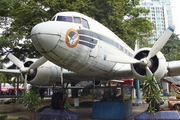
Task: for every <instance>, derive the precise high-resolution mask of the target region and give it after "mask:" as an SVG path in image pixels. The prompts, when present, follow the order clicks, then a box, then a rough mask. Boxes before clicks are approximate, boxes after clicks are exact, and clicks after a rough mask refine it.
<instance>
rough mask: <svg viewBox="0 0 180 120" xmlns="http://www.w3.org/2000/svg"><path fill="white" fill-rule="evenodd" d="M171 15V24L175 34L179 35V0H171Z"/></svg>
mask: <svg viewBox="0 0 180 120" xmlns="http://www.w3.org/2000/svg"><path fill="white" fill-rule="evenodd" d="M171 7H172V15H173V24H174V25H175V27H176V29H175V31H174V33H175V34H179V37H180V0H171Z"/></svg>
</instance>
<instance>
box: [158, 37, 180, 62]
mask: <svg viewBox="0 0 180 120" xmlns="http://www.w3.org/2000/svg"><path fill="white" fill-rule="evenodd" d="M179 46H180V39H179V37H178V35H176V34H172V35H171V37H170V38H169V41H168V42H167V43H166V45H165V46H164V47H163V49H162V50H161V51H162V53H163V54H164V55H165V57H166V59H167V61H171V60H179V59H180V52H179V51H180V47H179Z"/></svg>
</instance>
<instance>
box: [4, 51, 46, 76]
mask: <svg viewBox="0 0 180 120" xmlns="http://www.w3.org/2000/svg"><path fill="white" fill-rule="evenodd" d="M6 57H8V58H9V59H10V60H11V62H13V63H14V64H15V65H16V66H18V67H19V69H20V71H21V72H22V73H28V72H29V71H30V69H35V68H37V67H39V66H41V65H42V64H44V63H45V62H46V61H47V59H46V58H45V57H41V58H40V59H38V60H37V61H36V62H34V63H33V64H31V66H30V67H24V64H23V62H21V61H20V60H19V59H18V58H17V57H16V56H14V55H13V54H11V53H10V52H8V53H7V55H6Z"/></svg>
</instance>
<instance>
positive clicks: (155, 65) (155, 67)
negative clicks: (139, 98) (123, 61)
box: [131, 48, 167, 81]
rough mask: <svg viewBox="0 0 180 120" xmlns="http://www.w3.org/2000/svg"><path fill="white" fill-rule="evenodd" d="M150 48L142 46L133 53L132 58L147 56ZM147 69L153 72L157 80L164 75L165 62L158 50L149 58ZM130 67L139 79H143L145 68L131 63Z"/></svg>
mask: <svg viewBox="0 0 180 120" xmlns="http://www.w3.org/2000/svg"><path fill="white" fill-rule="evenodd" d="M149 51H150V48H142V49H140V50H138V51H137V52H136V53H135V54H134V56H133V57H134V58H136V59H138V60H141V59H142V58H145V57H147V56H148V53H149ZM148 66H149V69H150V70H151V72H152V73H153V74H154V76H155V78H156V80H157V81H159V80H160V79H161V78H162V77H164V76H165V75H166V73H167V63H166V59H165V57H164V55H163V54H162V53H161V52H158V53H157V54H156V55H155V56H154V57H152V58H151V59H150V62H149V64H148ZM131 69H132V72H133V74H134V75H135V76H136V78H137V79H139V80H145V77H146V70H145V68H144V67H143V66H142V65H141V64H138V63H137V64H132V65H131Z"/></svg>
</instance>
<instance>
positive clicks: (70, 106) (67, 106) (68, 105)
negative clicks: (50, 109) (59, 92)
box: [64, 103, 73, 109]
mask: <svg viewBox="0 0 180 120" xmlns="http://www.w3.org/2000/svg"><path fill="white" fill-rule="evenodd" d="M72 107H73V106H72V105H71V104H70V103H65V105H64V109H70V108H72Z"/></svg>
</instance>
